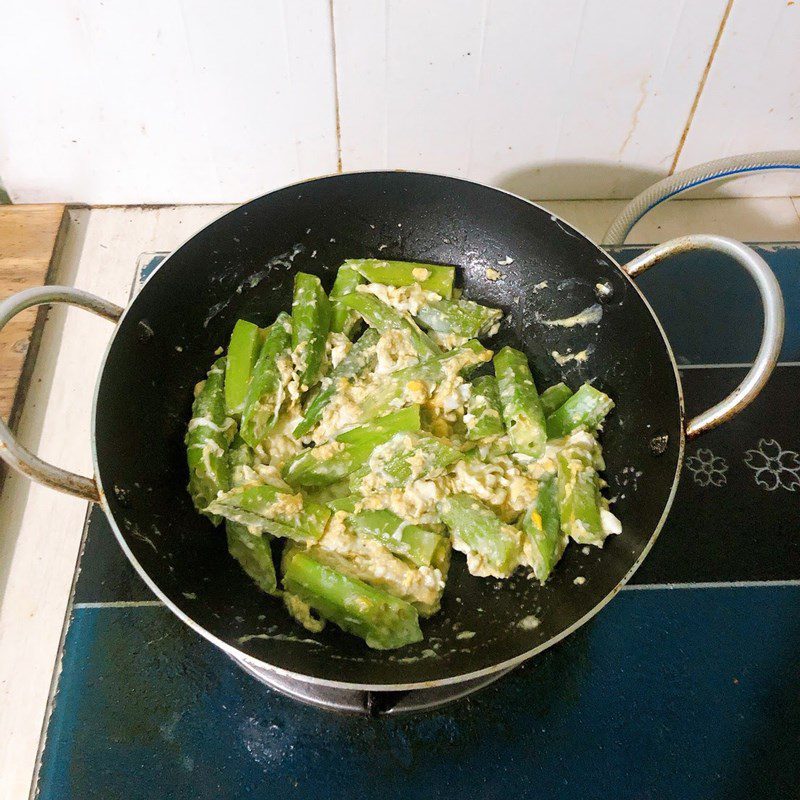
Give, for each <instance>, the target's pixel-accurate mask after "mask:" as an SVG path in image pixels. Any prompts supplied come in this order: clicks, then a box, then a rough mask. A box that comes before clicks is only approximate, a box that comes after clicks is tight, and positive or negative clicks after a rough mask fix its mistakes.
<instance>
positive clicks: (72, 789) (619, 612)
mask: <svg viewBox="0 0 800 800" xmlns="http://www.w3.org/2000/svg"><path fill="white" fill-rule="evenodd" d="M757 249H759V250H760V252H761V253H762V255H763V256H764V257H765V258H766V259H767V261H768V262H769V263H770V264H771V266H772V267H773V269H774V270H775V272H776V275H777V276H778V279H779V281H780V283H781V286H782V289H783V291H784V297H785V300H786V306H787V327H786V341H785V343H784V348H783V352H782V355H781V361H782V362H784V365H782V366H779V367H778V369H777V370H776V372H775V374H774V376H773V378H772V379H771V381H770V383H769V384H768V386H767V388H766V389H765V391H764V393H763V394H762V395H761V397H759V399H758V400H757V401H756V402H755V403H754V404H753V405H752V406H751V407H750V408H749V409H747V410H746V411H745V412H743V413H742V414H741V415H739V416H738V417H736V418H735V419H734V420H733V421H732V422H731V423H729V424H727V425H725V426H723V427H722V428H720V429H718V430H716V431H712V432H711V433H710V434H708V435H706V436H703V437H702V438H701V439H700V440H698V441H697V442H690V443H689V444H688V446H687V452H686V456H687V460H686V463H685V467H684V474H683V476H682V479H681V484H680V487H679V490H678V494H677V497H676V500H675V504H674V506H673V509H672V512H671V515H670V517H669V519H668V521H667V524H666V525H665V527H664V529H663V531H662V532H661V535H660V537H659V539H658V541H657V543H656V545H655V547H654V548H653V550H652V552H651V553H650V555H649V556H648V558H647V559H646V561H645V562H644V564H643V565H642V567H641V568H640V569H639V571H638V572H637V574H636V576H635V577H634V579H633V581H632V584H631V585H629V586H628V587H626V589H625V590H623V591H622V592H620V594H619V595H618V596H617V597H616V598H615V599H614V601H613V602H612V603H611V604H610V605H609V606H608V607H607V608H606V609H604V610H603V611H602V612H601V613H600V614H599V615H598V616H597V617H596V618H594V619H593V620H592V621H591V622H590V623H588V624H587V625H585V626H584V627H583V628H581V629H580V630H578V631H577V632H576V633H574V634H573V635H572V636H570V637H568V638H567V639H566V640H564V641H563V642H561V643H560V644H558V645H557V646H555V647H553V648H551V649H550V650H548V651H546V652H545V653H543V654H542V655H540V656H538V657H537V658H536V659H534V660H533V661H531V662H528V663H527V664H526V665H524V666H522V667H520V668H518V669H516V670H514V671H513V672H511V673H510V674H509V675H506V676H504V677H502V678H501V679H500V680H497V681H495V682H493V683H491V685H489V686H486V687H485V688H481V691H479V692H477V693H475V694H471V695H469V696H467V697H462V698H461V699H458V700H456V701H454V702H451V703H449V704H447V705H444V706H441V707H439V708H436V709H433V710H428V711H425V712H417V713H414V714H405V715H401V714H399V713H397V712H400V711H403V710H412V709H413V708H414V707H416V706H418V705H419V703H420V702H425V703H426V704H429V703H430V702H432V701H436V702H439V701H442V700H444V699H448V698H447V697H443V696H439V697H432V696H429V697H427V698H419V697H417V698H415V697H414V696H413V694H414V693H410V694H411V695H412V696H410V697H409V696H402V697H395V696H391V697H386V696H383V697H382V696H377V697H370V696H368V693H356V695H357V696H349V697H346V698H343V697H342V696H341V695H339V696H332V695H328V694H326V693H322V695H320V694H319V693H318V692H317V693H315V694H313V696H309V689H308V687H307V686H304V685H297V684H296V683H294V682H292V681H287V680H286V679H282V678H279V677H278V676H276V675H275V674H273V673H269V674H263V673H261V672H259V671H258V670H256V671H255V673H256V674H255V675H253V674H246V673H245V671H244V670H243V669H241V668H240V666H238V665H237V664H235V663H233V662H232V661H231V660H230V659H229V658H228V657H226V656H225V655H224V654H222V653H221V652H220V651H218V650H216V649H215V648H214V647H213V646H211V645H210V644H208V643H207V642H206V641H205V640H203V639H201V638H200V637H198V636H197V635H196V634H194V633H193V632H192V631H190V630H189V629H188V628H187V627H185V626H184V625H183V624H182V623H180V622H179V621H178V620H177V619H176V618H175V617H174V616H173V615H172V614H171V612H169V611H168V610H167V609H165V608H164V607H163V606H162V605H161V603H160V602H158V601H156V600H155V599H154V598H153V596H152V594H151V593H150V592H149V590H148V589H147V588H146V587H145V586H144V584H143V583H142V581H141V580H140V579H139V578H138V576H137V575H136V574H135V572H134V571H133V569H132V568H131V567H130V565H129V564H128V562H127V561H126V560H125V558H124V556H123V554H122V552H121V551H120V549H119V547H118V546H117V544H116V540H115V539H114V537H113V535H112V533H111V530H110V528H109V526H108V524H107V522H106V520H105V518H104V516H103V514H102V512H101V511H100V510H99V509H93V510H92V511H91V512H90V514H89V515H88V518H87V524H86V535H85V542H84V548H83V552H82V556H81V561H80V564H79V566H80V573H79V575H78V578H77V581H76V585H75V590H74V596H73V601H72V604H71V609H70V617H69V620H68V626H67V629H66V634H65V639H64V645H63V654H62V669H61V673H60V677H59V679H58V685H57V691H56V693H55V694H54V706H53V710H52V715H51V717H50V721H49V725H48V727H47V730H46V733H45V740H44V751H43V756H42V763H41V768H40V771H39V777H38V792H39V797H40V798H42V799H43V800H51V798H53V799H55V798H58V799H59V800H67V799H68V798H80V799H81V800H86V799H87V798H103V799H104V800H107V799H108V798H114V797H125V798H126V800H139V798H148V799H149V798H154V797H159V798H184V797H185V798H197V799H198V800H199V799H200V798H218V797H222V796H230V797H234V796H235V797H243V796H250V795H253V796H278V795H281V796H287V797H298V798H304V797H321V796H323V795H324V796H330V795H333V796H353V797H359V798H381V799H382V800H388V799H389V798H394V797H398V798H400V797H402V798H406V797H409V796H416V795H418V794H419V795H422V794H423V793H424V795H425V796H426V797H431V798H449V797H454V798H455V797H458V798H462V799H463V798H464V797H474V796H476V795H478V796H481V797H505V796H512V797H519V798H524V797H537V798H539V797H542V796H548V795H550V794H556V793H557V794H558V796H560V797H576V798H577V797H580V798H582V799H589V798H608V797H619V798H624V797H659V798H671V797H675V798H681V800H691V798H708V797H710V796H719V797H725V798H739V797H741V798H745V797H746V798H760V797H764V798H767V797H769V798H774V797H782V796H793V793H794V792H796V789H797V786H798V785H800V703H798V701H797V676H798V674H800V615H798V614H797V608H798V604H800V536H799V535H798V528H797V520H798V519H800V456H798V451H800V433H798V426H797V419H798V416H799V415H800V319H798V316H797V315H798V309H800V244H790V245H785V244H780V245H763V246H760V247H759V248H757ZM640 252H642V248H639V247H626V248H622V249H621V250H620V251H619V254H618V257H619V259H620V260H621V261H626V260H628V259H630V258H632V257H633V256H635V255H637V254H638V253H640ZM162 258H163V255H150V256H148V257H146V258H144V259H143V261H142V266H143V273H144V274H146V273H147V271H149V270H151V269H153V268H154V266H155V265H156V264H157V263H160V261H161V260H162ZM639 285H640V286H641V287H642V289H643V290H644V292H645V294H646V295H647V297H648V299H649V300H650V302H651V303H652V305H653V307H654V308H655V311H656V313H657V314H658V315H659V317H660V319H661V321H662V323H663V324H664V327H665V329H666V331H667V334H668V336H669V338H670V341H671V342H672V345H673V349H674V350H675V353H676V356H677V358H678V362H679V364H680V365H681V377H682V380H683V384H684V392H685V395H686V404H687V412H688V413H689V414H692V413H696V412H698V411H700V410H702V409H703V408H705V407H707V406H709V405H711V404H713V403H714V402H716V401H717V400H719V399H720V398H721V397H722V396H723V394H724V393H726V392H727V391H729V390H730V389H731V388H732V387H733V386H734V385H735V384H736V383H737V382H738V380H739V379H740V378H741V376H742V374H743V373H744V367H743V366H742V365H743V364H745V363H746V362H748V360H749V359H751V358H752V356H753V354H754V353H755V352H756V349H757V346H758V332H759V331H760V310H759V306H758V299H757V295H756V293H755V290H754V289H753V288H752V286H751V285H750V284H749V283H748V282H747V278H746V277H745V275H744V273H741V274H740V271H738V270H736V269H732V268H731V267H730V265H728V264H726V263H724V260H723V259H722V257H719V256H699V255H697V254H688V255H682V256H677V257H675V258H674V259H673V260H672V261H671V262H670V263H668V264H664V265H660V266H659V267H658V269H655V270H653V271H652V272H650V273H647V274H646V275H644V276H643V277H642V278H641V279H640V281H639ZM629 480H635V477H634V476H627V477H626V476H619V477H618V481H617V483H616V485H615V484H613V483H612V493H613V492H614V491H624V487H625V481H629ZM250 671H251V673H252V672H253V670H252V669H251V670H250ZM254 677H255V678H256V679H254ZM265 682H266V683H267V684H271V685H273V686H274V689H270V688H267V686H265V685H264V684H265ZM464 688H469V689H477V688H480V687H477V686H472V687H461V691H463V689H464ZM276 690H277V691H276ZM298 696H300V697H302V699H303V700H304V701H305V702H306V703H313V704H316V705H319V704H324V705H328V706H330V705H331V704H333V705H338V706H339V710H345V711H351V712H356V713H357V714H361V716H358V715H354V714H349V715H348V714H335V713H329V712H326V711H323V710H320V709H319V708H316V707H313V706H311V705H304V704H301V703H299V702H297V700H296V699H294V698H297V697H298ZM342 706H344V708H342ZM391 711H394V712H395V713H390V714H388V715H385V714H386V712H391ZM364 712H369V713H371V714H372V715H373V716H372V717H370V716H364ZM382 714H383V715H382ZM375 715H377V716H375Z"/></svg>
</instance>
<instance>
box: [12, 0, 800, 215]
mask: <svg viewBox="0 0 800 800" xmlns="http://www.w3.org/2000/svg"><path fill="white" fill-rule="evenodd" d="M726 10H727V11H729V13H728V14H727V19H726ZM723 20H726V21H725V24H724V26H723V25H722V22H723ZM720 31H721V34H720ZM718 35H719V46H718V48H717V49H716V51H715V52H714V53H713V59H712V61H711V66H710V69H709V70H708V72H707V77H706V80H705V82H704V83H703V76H704V75H705V74H706V67H707V65H708V63H709V57H710V56H711V54H712V50H713V45H714V42H715V40H716V39H717V37H718ZM798 43H800V0H683V1H682V2H677V1H676V0H666V2H665V0H559V2H553V1H552V0H435V2H431V1H430V0H383V1H382V2H381V0H299V1H298V0H295V2H292V0H229V2H227V3H222V4H220V3H212V2H211V0H139V2H137V3H124V2H113V1H112V0H6V2H5V3H3V4H0V52H2V54H3V59H4V71H3V80H2V81H0V182H2V184H4V185H5V187H6V188H7V189H8V191H9V193H10V194H11V196H12V198H13V199H14V200H15V201H17V202H32V201H46V200H66V201H83V202H90V203H148V202H151V203H171V202H180V203H190V202H225V201H230V202H236V201H241V200H245V199H247V198H249V197H251V196H254V195H257V194H260V193H262V192H265V191H268V190H269V189H271V188H274V187H276V186H279V185H282V184H285V183H289V182H292V181H295V180H301V179H304V178H308V177H313V176H316V175H319V174H324V173H328V172H333V171H335V170H336V169H337V168H338V165H339V162H341V167H342V168H343V169H345V170H357V169H374V168H387V167H388V168H404V169H419V170H430V171H434V172H443V173H451V174H457V175H464V176H467V177H470V178H474V179H476V180H479V181H484V182H488V183H494V184H499V185H502V186H504V187H506V188H510V189H512V190H514V191H517V192H520V193H522V194H525V195H528V196H531V197H536V198H540V199H541V198H556V199H558V198H596V197H599V198H616V197H630V196H632V195H633V194H635V193H636V192H638V191H639V190H641V189H642V188H644V187H645V186H647V185H648V184H650V183H651V182H653V181H654V180H657V179H658V178H660V177H663V176H664V175H665V174H667V173H668V171H669V170H670V167H671V165H672V163H673V161H674V159H675V157H676V154H678V155H679V158H678V162H677V165H678V168H679V169H680V168H683V167H686V166H690V165H692V164H695V163H698V162H700V161H704V160H708V159H711V158H715V157H718V156H720V155H726V154H731V153H736V152H742V151H750V150H760V149H777V148H789V147H792V146H794V147H798V148H800V46H798ZM334 65H335V66H334ZM701 86H702V91H700V88H701ZM698 92H699V100H698V102H697V106H696V111H695V113H694V114H693V116H692V115H691V109H692V107H693V104H694V102H695V100H696V98H698ZM337 101H338V105H337ZM337 111H338V120H337ZM690 118H691V126H690V127H689V128H688V130H687V122H688V121H689V120H690ZM337 121H338V123H339V125H338V127H337ZM722 191H723V192H728V191H730V189H729V188H728V187H726V188H725V189H723V190H722ZM737 191H739V192H740V193H742V192H744V193H747V194H767V195H769V194H786V193H788V192H790V191H791V192H793V193H800V178H797V179H796V180H791V179H790V178H787V177H786V176H785V175H782V176H772V177H771V178H768V179H763V178H754V179H748V180H747V181H745V182H743V183H742V184H737Z"/></svg>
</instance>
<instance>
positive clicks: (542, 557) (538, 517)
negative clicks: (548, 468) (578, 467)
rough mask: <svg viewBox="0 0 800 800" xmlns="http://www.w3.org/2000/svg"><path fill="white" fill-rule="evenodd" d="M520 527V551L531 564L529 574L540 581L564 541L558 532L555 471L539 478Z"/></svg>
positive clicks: (556, 559) (559, 523) (559, 551)
mask: <svg viewBox="0 0 800 800" xmlns="http://www.w3.org/2000/svg"><path fill="white" fill-rule="evenodd" d="M522 531H523V533H524V534H525V536H526V537H527V541H526V542H525V543H524V545H523V551H524V552H525V554H526V555H527V556H528V561H529V563H530V566H531V567H533V574H534V575H535V576H536V578H538V580H539V581H541V582H542V583H544V582H545V581H546V580H547V578H548V576H549V575H550V573H551V572H552V571H553V567H554V566H555V565H556V563H557V562H558V560H559V559H560V558H561V555H562V554H563V552H564V547H565V545H566V537H565V536H563V535H562V533H561V512H560V509H559V503H558V479H557V477H556V474H555V473H550V474H548V475H545V476H544V477H543V478H542V479H541V480H540V481H539V491H538V493H537V495H536V499H535V500H534V502H533V505H532V506H531V507H530V508H529V509H528V510H527V511H526V512H525V516H524V517H523V518H522Z"/></svg>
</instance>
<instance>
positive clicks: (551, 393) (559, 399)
mask: <svg viewBox="0 0 800 800" xmlns="http://www.w3.org/2000/svg"><path fill="white" fill-rule="evenodd" d="M570 397H572V389H570V388H569V386H567V384H566V383H557V384H555V386H550V387H549V388H547V389H545V390H544V391H543V392H542V393H541V394H540V395H539V400H540V401H541V403H542V411H543V412H544V415H545V417H549V416H550V415H551V414H552V413H553V412H554V411H555V410H556V409H558V408H561V406H563V405H564V403H566V402H567V400H569V399H570Z"/></svg>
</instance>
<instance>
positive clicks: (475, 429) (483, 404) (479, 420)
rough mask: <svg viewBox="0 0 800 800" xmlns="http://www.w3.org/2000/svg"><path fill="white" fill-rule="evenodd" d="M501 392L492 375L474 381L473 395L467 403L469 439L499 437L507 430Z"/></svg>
mask: <svg viewBox="0 0 800 800" xmlns="http://www.w3.org/2000/svg"><path fill="white" fill-rule="evenodd" d="M500 408H501V407H500V390H499V389H498V387H497V380H496V379H495V378H493V377H492V376H491V375H482V376H481V377H479V378H475V380H474V381H472V394H471V395H470V398H469V400H468V401H467V413H466V414H465V415H464V423H465V424H466V426H467V439H471V440H475V439H482V438H484V437H485V436H497V435H499V434H501V433H503V431H504V430H505V426H504V425H503V417H502V413H501V410H500Z"/></svg>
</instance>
